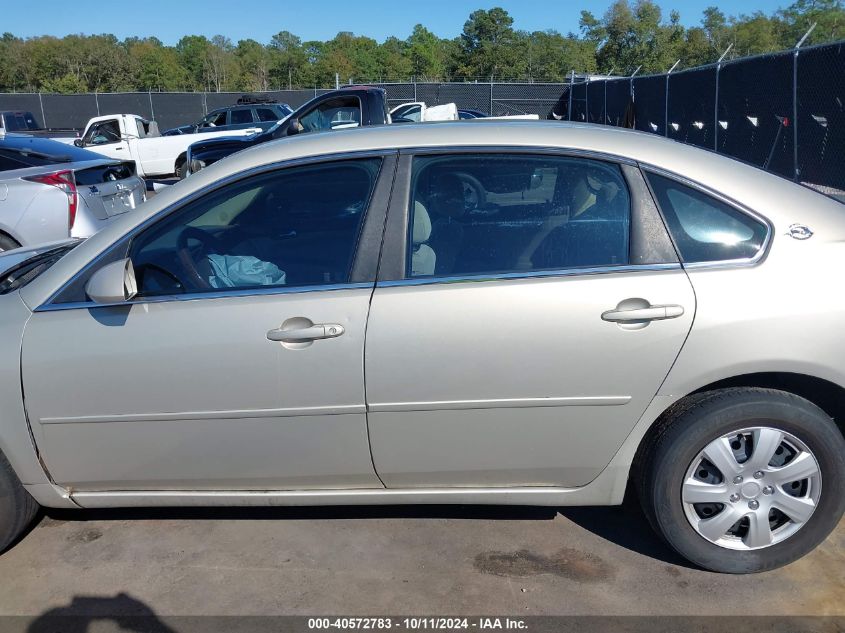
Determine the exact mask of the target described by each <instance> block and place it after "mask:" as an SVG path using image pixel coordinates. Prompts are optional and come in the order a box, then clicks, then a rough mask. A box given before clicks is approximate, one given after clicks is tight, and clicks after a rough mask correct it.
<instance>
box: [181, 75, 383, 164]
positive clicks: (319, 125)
mask: <svg viewBox="0 0 845 633" xmlns="http://www.w3.org/2000/svg"><path fill="white" fill-rule="evenodd" d="M389 121H390V115H389V113H388V110H387V98H386V97H385V92H384V90H383V89H382V88H372V87H369V86H348V87H346V88H341V89H340V90H332V91H329V92H327V93H325V94H322V95H319V96H317V97H315V98H313V99H312V100H311V101H309V102H308V103H306V104H304V105H303V106H301V107H300V108H298V109H297V110H296V111H295V112H294V113H293V114H291V115H290V116H289V117H288V118H287V119H284V120H282V121H279V122H278V123H277V124H276V125H274V126H273V127H271V128H270V129H268V130H265V131H264V132H261V133H259V134H253V135H251V136H246V137H237V138H218V139H211V140H202V141H197V142H195V143H193V144H192V145H191V146H190V148H189V149H188V162H187V174H192V173H196V172H198V171H199V170H200V169H204V168H205V167H207V166H208V165H211V164H213V163H216V162H217V161H218V160H220V159H221V158H224V157H226V156H229V155H230V154H234V153H235V152H239V151H241V150H243V149H247V148H249V147H254V146H256V145H261V144H262V143H266V142H268V141H273V140H276V139H280V138H285V137H287V136H293V135H294V134H301V133H303V132H316V131H321V130H341V129H348V128H351V127H358V126H364V125H384V124H385V123H388V122H389ZM187 174H186V175H187Z"/></svg>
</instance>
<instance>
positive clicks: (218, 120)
mask: <svg viewBox="0 0 845 633" xmlns="http://www.w3.org/2000/svg"><path fill="white" fill-rule="evenodd" d="M221 125H226V111H225V110H224V111H223V112H212V113H211V114H207V115H206V116H205V118H204V119H203V120H202V121H200V127H220V126H221Z"/></svg>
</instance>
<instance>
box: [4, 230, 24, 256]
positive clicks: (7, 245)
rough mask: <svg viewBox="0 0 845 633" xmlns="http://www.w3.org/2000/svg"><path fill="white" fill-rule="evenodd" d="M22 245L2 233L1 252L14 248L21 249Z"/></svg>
mask: <svg viewBox="0 0 845 633" xmlns="http://www.w3.org/2000/svg"><path fill="white" fill-rule="evenodd" d="M19 247H20V244H18V243H17V242H16V241H15V240H14V239H12V238H11V237H9V236H8V235H6V234H5V233H0V252H2V251H10V250H12V249H13V248H19Z"/></svg>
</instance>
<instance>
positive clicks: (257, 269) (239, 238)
mask: <svg viewBox="0 0 845 633" xmlns="http://www.w3.org/2000/svg"><path fill="white" fill-rule="evenodd" d="M380 165H381V159H379V158H372V159H361V160H349V161H338V162H333V163H321V164H318V165H307V166H302V167H292V168H288V169H284V170H281V171H275V172H271V173H267V174H261V175H258V176H253V177H251V178H247V179H244V180H242V181H239V182H237V183H235V184H232V185H229V186H227V187H224V188H222V189H220V190H218V191H215V192H213V193H211V194H209V195H207V196H205V197H203V198H201V199H199V200H197V201H195V202H192V203H190V204H188V205H187V206H186V207H184V208H182V209H180V210H179V211H177V212H175V213H173V214H171V215H169V216H168V217H166V218H164V219H163V220H161V221H159V222H158V223H157V224H156V225H154V226H153V227H152V228H150V229H148V230H147V231H145V232H144V233H142V234H141V235H140V236H138V237H137V238H135V240H134V241H133V243H132V246H131V248H130V257H131V259H132V263H133V265H134V267H135V272H136V276H137V280H138V288H139V296H141V297H154V296H160V295H171V294H181V293H191V292H208V291H209V290H212V289H250V288H261V287H267V286H286V287H295V286H312V285H324V284H336V283H345V282H347V281H348V279H349V275H350V272H351V268H352V259H353V256H354V252H355V246H356V243H357V240H358V233H359V230H360V227H361V223H362V221H363V218H364V214H365V212H366V209H367V206H368V203H369V199H370V196H371V195H372V191H373V188H374V186H375V182H376V178H377V176H378V171H379V167H380Z"/></svg>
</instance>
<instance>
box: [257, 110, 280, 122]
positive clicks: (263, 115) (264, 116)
mask: <svg viewBox="0 0 845 633" xmlns="http://www.w3.org/2000/svg"><path fill="white" fill-rule="evenodd" d="M255 112H256V114H258V120H259V121H278V120H279V119H281V118H283V117H281V116H279V115H278V114H276V113H275V112H274V111H273V110H271V109H270V108H257V109H256V110H255Z"/></svg>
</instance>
